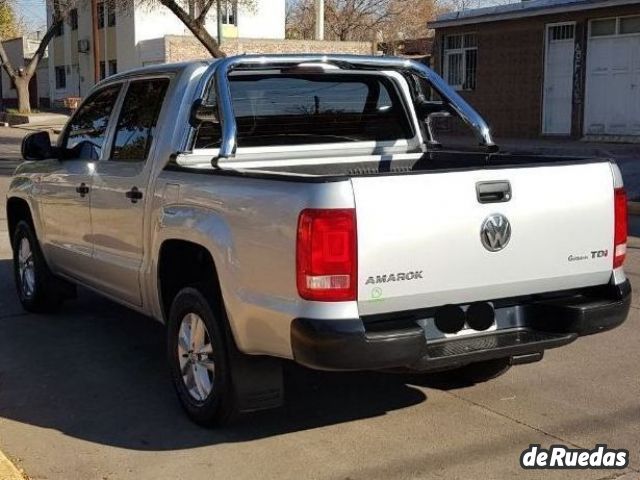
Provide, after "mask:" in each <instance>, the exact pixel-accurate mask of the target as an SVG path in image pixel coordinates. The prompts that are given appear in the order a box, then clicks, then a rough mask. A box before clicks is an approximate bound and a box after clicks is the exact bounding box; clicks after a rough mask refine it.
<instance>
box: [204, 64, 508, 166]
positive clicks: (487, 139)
mask: <svg viewBox="0 0 640 480" xmlns="http://www.w3.org/2000/svg"><path fill="white" fill-rule="evenodd" d="M307 63H311V64H327V65H332V66H334V67H338V68H340V69H345V70H349V69H368V70H397V71H401V72H408V73H412V74H415V75H417V76H418V77H421V78H423V79H424V80H426V81H427V82H429V84H430V85H431V87H432V88H433V89H434V90H435V91H436V92H438V94H439V95H440V97H441V98H442V100H443V101H444V102H446V103H448V104H449V105H450V106H451V108H452V109H453V110H454V111H455V112H456V114H457V115H458V116H459V117H460V118H461V119H462V120H463V121H464V122H465V123H466V124H468V125H469V126H470V127H471V128H472V129H473V131H474V133H475V135H476V137H477V138H478V140H479V142H480V144H481V145H484V146H487V147H493V146H495V144H494V143H493V140H492V138H491V132H490V130H489V126H488V125H487V123H486V122H485V121H484V119H483V118H482V117H481V116H480V115H479V114H478V112H476V111H475V110H474V109H473V108H472V107H471V105H469V104H468V103H467V102H466V100H464V99H463V98H462V97H461V96H460V95H459V94H458V93H457V92H456V91H455V90H454V89H452V88H451V87H450V86H449V85H448V84H447V83H446V82H445V81H444V80H443V79H442V77H440V76H439V75H438V74H437V73H435V72H434V71H433V70H431V69H430V68H429V67H427V66H426V65H423V64H422V63H419V62H415V61H413V60H408V59H404V58H398V57H367V56H359V55H320V54H309V55H241V56H235V57H227V58H224V59H222V60H218V61H216V62H214V63H212V64H211V65H210V66H209V68H208V70H207V71H206V72H205V74H204V75H203V78H202V82H201V85H202V90H201V92H200V93H201V94H202V95H203V96H204V95H206V91H207V89H208V88H209V87H208V86H209V85H210V84H211V79H212V78H213V79H214V82H215V91H216V99H217V102H218V114H219V116H220V122H221V126H222V142H221V144H220V154H219V157H218V158H221V159H224V158H231V157H233V156H234V155H235V151H236V147H237V126H236V119H235V115H234V111H233V103H232V98H231V89H230V88H229V74H230V73H231V72H232V71H233V70H237V69H266V68H273V69H277V68H287V67H295V66H296V65H301V64H307Z"/></svg>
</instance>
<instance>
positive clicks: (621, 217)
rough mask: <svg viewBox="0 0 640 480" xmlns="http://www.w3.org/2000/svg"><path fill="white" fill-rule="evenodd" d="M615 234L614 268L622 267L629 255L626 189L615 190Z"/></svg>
mask: <svg viewBox="0 0 640 480" xmlns="http://www.w3.org/2000/svg"><path fill="white" fill-rule="evenodd" d="M614 203H615V234H614V239H613V249H614V255H613V268H618V267H621V266H622V264H623V263H624V257H625V256H626V255H627V194H626V193H625V191H624V188H616V189H615V190H614Z"/></svg>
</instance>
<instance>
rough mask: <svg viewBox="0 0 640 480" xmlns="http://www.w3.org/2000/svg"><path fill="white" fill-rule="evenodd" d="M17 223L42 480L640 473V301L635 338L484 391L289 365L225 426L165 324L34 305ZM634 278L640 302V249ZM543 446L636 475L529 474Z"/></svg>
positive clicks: (12, 333) (634, 478)
mask: <svg viewBox="0 0 640 480" xmlns="http://www.w3.org/2000/svg"><path fill="white" fill-rule="evenodd" d="M7 182H8V179H7V177H0V197H1V198H4V196H5V195H4V189H6V185H7ZM3 216H4V208H2V209H0V448H1V449H2V450H3V451H5V452H6V453H7V454H8V455H9V456H10V457H11V458H12V459H14V460H15V461H16V463H18V465H19V466H21V467H22V468H24V470H25V471H26V472H27V474H28V475H29V476H30V477H31V478H32V479H33V480H36V479H48V480H56V479H60V480H68V479H71V478H74V479H75V478H78V479H83V480H84V479H87V480H94V479H95V480H104V479H108V480H112V479H125V480H126V479H132V480H133V479H135V480H144V479H153V480H158V479H182V478H189V479H191V480H199V479H207V480H210V479H230V478H233V479H265V478H285V479H287V478H290V479H300V478H318V479H325V478H326V479H354V480H355V479H387V478H401V479H416V478H428V479H431V478H433V479H438V478H446V479H470V478H487V479H512V478H519V479H520V478H523V479H537V478H545V479H546V478H552V479H562V480H566V479H580V480H584V479H605V478H606V479H619V480H622V479H624V480H638V478H640V473H639V472H640V379H639V376H638V372H639V370H638V365H640V348H638V346H639V345H640V310H639V309H638V308H640V298H639V297H637V296H636V297H634V308H633V310H632V313H631V316H630V318H629V320H628V321H627V322H626V323H625V324H624V325H623V326H622V327H620V328H619V329H617V330H614V331H612V332H609V333H606V334H603V335H599V336H593V337H587V338H584V339H580V340H579V341H577V342H576V343H574V344H572V345H570V346H568V347H566V348H563V349H560V350H554V351H550V352H548V353H547V355H546V357H545V359H544V360H543V361H542V362H541V363H538V364H533V365H525V366H520V367H517V368H514V369H512V370H511V371H510V372H508V373H507V374H506V375H504V376H503V377H501V378H499V379H497V380H495V381H493V382H490V383H486V384H482V385H476V386H472V387H457V386H455V385H439V386H436V385H434V384H433V383H430V379H429V377H426V376H403V375H386V374H378V373H353V374H336V373H320V372H313V371H310V370H305V369H303V368H298V367H295V366H293V365H288V368H287V370H286V378H285V382H286V388H287V404H286V407H285V408H283V409H280V410H276V411H271V412H265V413H262V414H257V415H253V416H250V417H247V418H245V419H244V421H243V422H242V423H240V424H239V425H237V426H236V427H234V428H228V429H224V430H217V431H210V430H204V429H201V428H199V427H196V426H194V425H192V424H191V423H190V422H189V421H188V420H187V419H186V418H185V416H184V415H183V414H182V412H181V410H180V407H179V405H178V402H177V400H176V398H175V397H174V395H173V392H172V389H171V384H170V380H169V377H168V375H167V373H166V368H165V360H164V355H163V341H164V331H163V327H162V326H161V325H159V324H157V323H155V322H153V321H151V320H149V319H146V318H143V317H141V316H140V315H137V314H134V313H131V312H129V311H127V310H125V309H123V308H121V307H119V306H117V305H115V304H113V303H111V302H109V301H107V300H104V299H101V298H99V297H97V296H96V295H94V294H91V293H89V292H86V291H81V292H80V296H79V299H78V300H77V301H75V302H72V303H69V304H68V305H66V306H65V308H64V309H63V310H62V311H61V312H60V313H59V314H57V315H50V316H41V315H31V314H26V313H24V312H23V311H22V310H21V308H20V306H19V304H18V302H17V298H16V296H15V293H14V290H13V288H14V287H13V281H12V278H11V262H10V260H9V254H10V250H9V245H8V242H7V240H6V230H3V229H5V228H6V227H5V221H4V219H3V218H2V217H3ZM628 268H629V272H631V273H630V278H631V280H632V282H633V284H634V287H635V288H636V290H637V291H639V292H640V250H638V249H635V248H632V249H631V250H630V260H629V262H628ZM532 443H540V444H542V445H543V446H549V445H551V444H557V443H562V444H567V445H570V446H573V447H585V448H592V447H594V446H595V445H596V444H598V443H608V444H609V445H610V446H611V447H615V448H626V449H629V450H630V451H631V466H630V469H627V470H626V471H580V472H567V471H555V472H549V471H546V472H543V473H542V472H535V471H522V470H521V469H520V466H519V457H520V454H521V452H522V451H523V450H524V449H525V448H527V447H528V446H529V444H532Z"/></svg>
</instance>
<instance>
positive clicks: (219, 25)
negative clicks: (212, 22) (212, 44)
mask: <svg viewBox="0 0 640 480" xmlns="http://www.w3.org/2000/svg"><path fill="white" fill-rule="evenodd" d="M225 1H226V0H225ZM221 2H222V0H216V4H217V5H216V6H217V9H218V13H217V14H216V16H217V20H218V46H219V47H221V48H222V3H221Z"/></svg>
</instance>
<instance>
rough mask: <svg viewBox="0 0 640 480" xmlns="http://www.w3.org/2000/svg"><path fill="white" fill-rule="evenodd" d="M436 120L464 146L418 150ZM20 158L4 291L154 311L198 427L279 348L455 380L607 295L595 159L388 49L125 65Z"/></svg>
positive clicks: (612, 239) (592, 310)
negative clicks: (513, 120)
mask: <svg viewBox="0 0 640 480" xmlns="http://www.w3.org/2000/svg"><path fill="white" fill-rule="evenodd" d="M440 115H455V116H457V117H459V118H461V119H462V120H463V121H464V122H466V123H467V124H468V125H469V126H470V127H471V129H472V130H473V131H474V132H475V134H476V136H477V138H478V140H479V148H478V151H476V152H459V151H452V150H447V149H446V148H444V147H443V146H442V145H440V144H439V143H438V139H437V138H436V136H435V135H434V133H433V131H432V129H431V128H430V126H431V121H432V120H433V117H434V116H440ZM23 156H24V159H25V160H26V161H25V162H24V163H23V164H22V165H21V166H20V167H18V169H17V170H16V172H15V175H14V177H13V180H12V183H11V187H10V190H9V194H8V201H7V219H8V223H9V233H10V235H11V239H12V245H13V252H14V268H15V281H16V285H17V291H18V294H19V296H20V300H21V302H22V305H23V306H24V308H25V309H26V310H28V311H32V312H50V311H53V310H56V309H58V308H59V306H60V304H61V303H62V301H64V300H65V299H68V298H72V297H73V296H74V293H75V287H74V286H75V285H82V286H84V287H87V288H89V289H91V290H94V291H96V292H98V293H100V294H102V295H104V296H106V297H108V298H110V299H112V300H114V301H116V302H119V303H121V304H123V305H126V306H128V307H130V308H131V309H133V310H136V311H138V312H141V313H143V314H145V315H149V316H152V317H154V318H155V319H157V320H158V321H160V322H163V323H165V324H166V326H167V357H168V360H169V364H170V371H171V376H172V378H173V382H174V384H175V388H176V391H177V394H178V397H179V399H180V401H181V403H182V405H183V406H184V408H185V410H186V412H187V413H188V415H189V416H190V417H191V418H192V419H193V420H194V421H196V422H198V423H200V424H204V425H219V424H224V423H226V422H229V421H230V420H232V419H233V418H235V416H236V415H237V414H238V413H241V412H247V411H252V410H259V409H264V408H270V407H275V406H278V405H280V404H281V403H282V401H283V387H282V373H281V370H282V361H283V360H293V361H295V362H297V363H299V364H302V365H305V366H307V367H311V368H315V369H326V370H402V371H407V370H409V371H417V372H425V373H429V372H434V371H442V370H449V371H450V373H451V375H456V376H458V377H459V378H463V379H465V380H466V381H473V382H478V381H483V380H486V379H489V378H492V377H494V376H497V375H499V374H500V373H502V372H504V371H505V370H506V369H507V368H509V366H510V365H514V364H521V363H528V362H534V361H537V360H540V359H541V358H542V356H543V353H544V351H545V350H547V349H550V348H555V347H560V346H563V345H567V344H569V343H571V342H573V341H574V340H575V339H576V338H577V337H579V336H582V335H588V334H592V333H598V332H602V331H604V330H608V329H611V328H613V327H615V326H617V325H620V324H621V323H622V322H623V321H624V320H625V318H626V316H627V313H628V311H629V306H630V298H631V290H630V286H629V282H628V280H627V279H626V278H625V274H624V271H623V267H622V264H623V261H624V257H625V252H626V198H625V193H624V190H623V185H622V179H621V176H620V172H619V170H618V168H617V167H616V165H615V164H614V163H613V162H611V161H609V160H607V159H599V158H575V157H543V156H531V155H509V154H504V153H500V152H499V151H498V149H497V147H496V146H495V145H494V143H493V141H492V138H491V135H490V132H489V128H488V126H487V124H486V123H485V122H484V120H483V119H482V118H481V117H480V116H479V115H478V114H477V113H476V112H475V111H474V110H473V109H472V108H471V107H470V106H469V105H468V104H467V103H466V102H465V101H464V100H463V99H462V98H461V97H460V96H459V95H458V94H457V93H456V92H455V91H453V90H452V89H451V88H450V87H448V86H447V85H446V83H445V82H444V81H443V80H442V79H441V78H440V77H439V76H437V75H436V74H435V73H434V72H432V71H431V70H430V69H429V68H427V67H426V66H424V65H422V64H419V63H415V62H412V61H408V60H404V59H395V58H380V57H355V56H331V55H328V56H320V55H303V56H242V57H231V58H227V59H223V60H218V61H210V62H192V63H183V64H176V65H158V66H153V67H149V68H143V69H139V70H133V71H130V72H126V73H122V74H118V75H115V76H112V77H110V78H108V79H107V80H105V81H103V82H101V83H100V84H98V85H97V86H96V87H95V88H94V90H93V91H92V92H91V94H89V95H88V96H87V98H86V99H85V100H84V102H83V103H82V104H81V105H80V107H79V108H78V110H77V111H76V112H75V114H74V115H73V116H72V118H71V119H70V120H69V122H68V123H67V125H66V127H65V128H64V130H63V132H62V134H61V135H60V137H59V140H58V143H57V145H56V146H52V145H51V143H50V140H49V136H48V134H47V133H43V132H39V133H34V134H32V135H30V136H29V137H27V138H26V139H25V140H24V143H23ZM43 341H46V339H43Z"/></svg>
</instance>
